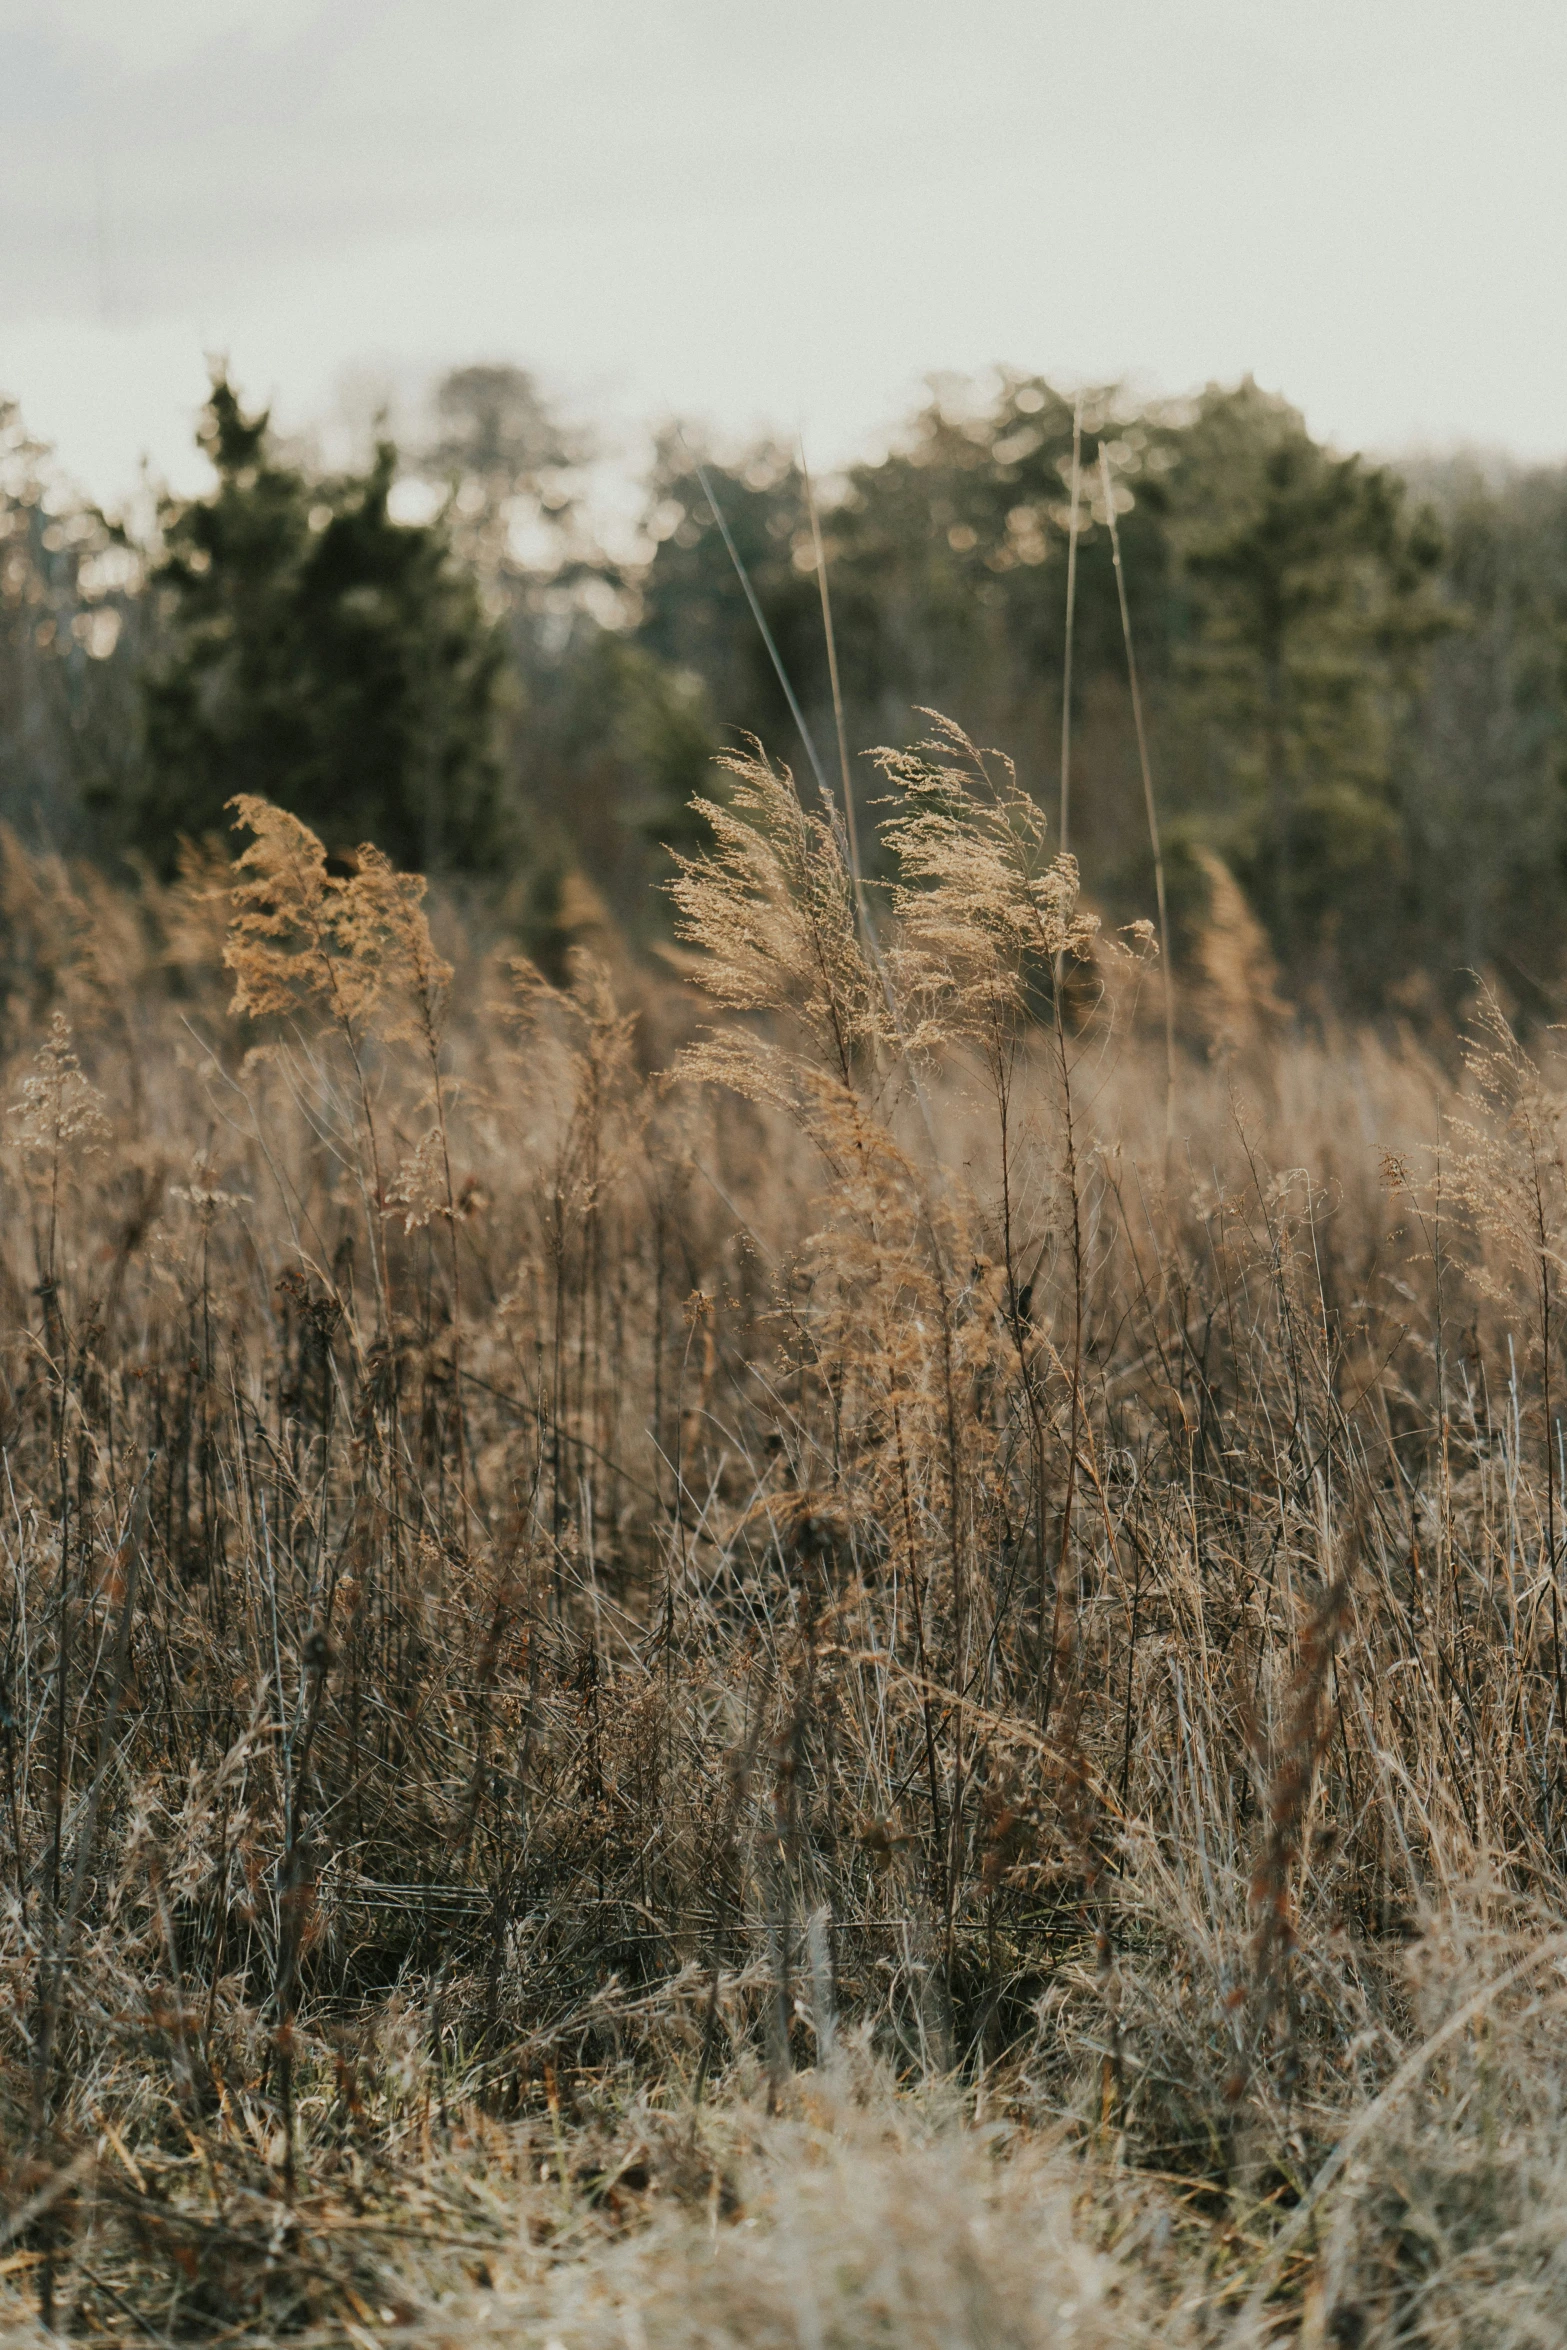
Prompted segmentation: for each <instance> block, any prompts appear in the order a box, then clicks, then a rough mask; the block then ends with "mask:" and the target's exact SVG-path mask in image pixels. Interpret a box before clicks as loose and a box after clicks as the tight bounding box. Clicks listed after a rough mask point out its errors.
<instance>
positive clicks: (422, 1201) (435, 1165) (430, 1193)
mask: <svg viewBox="0 0 1567 2350" xmlns="http://www.w3.org/2000/svg"><path fill="white" fill-rule="evenodd" d="M386 1197H387V1203H388V1204H387V1213H388V1214H389V1215H390V1214H391V1213H392V1212H393V1211H394V1210H396V1209H398V1208H400V1209H401V1210H402V1214H403V1230H404V1231H405V1232H417V1231H422V1229H423V1228H424V1226H425V1225H426V1224H428V1223H429V1221H430V1218H431V1217H432V1216H444V1215H445V1214H446V1208H447V1201H446V1153H445V1148H444V1146H443V1144H442V1141H441V1130H440V1128H439V1126H431V1127H428V1128H427V1129H426V1131H425V1132H424V1133H423V1134H422V1135H421V1136H420V1137H419V1140H418V1142H417V1143H416V1144H415V1146H414V1148H413V1150H412V1151H410V1152H409V1154H408V1156H407V1158H406V1159H404V1160H403V1162H402V1164H401V1165H400V1166H399V1167H398V1169H397V1171H396V1173H395V1174H394V1175H393V1177H392V1180H391V1183H390V1184H389V1185H388V1187H387V1194H386Z"/></svg>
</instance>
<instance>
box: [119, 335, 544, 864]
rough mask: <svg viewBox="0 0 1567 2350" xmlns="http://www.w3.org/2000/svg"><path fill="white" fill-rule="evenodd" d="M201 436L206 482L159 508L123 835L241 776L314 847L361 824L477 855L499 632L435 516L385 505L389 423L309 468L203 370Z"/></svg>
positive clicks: (412, 844) (197, 818)
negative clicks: (357, 448) (348, 454)
mask: <svg viewBox="0 0 1567 2350" xmlns="http://www.w3.org/2000/svg"><path fill="white" fill-rule="evenodd" d="M201 442H202V446H203V447H204V449H205V450H206V452H207V455H208V456H209V458H210V459H211V462H212V465H213V468H214V470H215V472H216V474H217V483H216V487H215V488H214V489H213V490H212V491H211V492H210V493H209V494H208V495H206V496H205V497H199V498H193V499H188V500H175V499H166V500H165V501H164V503H163V505H162V508H161V512H160V522H161V538H162V554H161V559H160V560H159V561H158V563H157V565H156V567H155V571H154V585H155V588H156V590H157V593H158V596H159V600H160V603H161V606H162V611H163V621H164V643H163V650H162V655H161V658H160V659H159V660H158V661H157V662H156V663H155V664H154V665H153V667H152V669H151V671H150V674H149V676H148V678H147V681H146V687H145V704H146V749H147V759H146V774H145V778H144V780H143V783H142V786H141V790H140V794H139V804H138V805H136V806H135V807H134V809H133V810H131V811H129V813H130V814H131V816H132V819H133V837H135V838H136V839H137V840H138V841H139V842H140V843H141V844H142V845H144V846H145V847H146V848H148V850H149V851H150V852H151V853H152V854H153V855H154V856H156V857H159V858H162V859H165V860H166V859H168V858H169V857H171V856H172V854H173V853H174V848H175V844H176V841H177V839H178V836H179V835H180V834H182V833H184V834H200V833H204V832H209V831H213V830H216V829H218V828H220V827H221V826H222V825H223V823H224V821H225V818H224V808H225V804H226V802H227V801H228V800H229V799H230V798H231V797H232V796H233V795H234V794H235V793H236V792H256V793H260V794H262V795H263V796H265V797H266V798H269V799H272V800H275V801H277V802H278V803H279V804H280V805H281V806H283V807H286V808H289V809H291V810H292V811H293V812H294V813H295V814H296V815H298V816H301V817H303V818H304V820H305V821H306V822H307V823H308V824H310V825H311V826H313V827H314V829H315V830H316V831H317V832H319V833H320V835H321V836H322V838H323V839H324V840H325V841H326V842H327V843H328V845H329V846H330V847H332V848H334V849H338V850H342V849H348V848H351V847H353V846H354V845H356V844H357V843H358V842H359V841H361V840H373V841H374V842H375V843H376V844H377V846H378V847H380V848H383V849H384V850H385V851H386V852H387V854H388V855H389V856H391V857H392V858H393V859H394V860H395V861H396V862H397V863H399V864H402V865H407V866H418V867H420V868H422V869H425V870H435V869H440V868H442V867H446V868H462V867H473V866H477V865H480V864H482V863H484V862H485V861H486V860H488V859H490V858H492V857H493V856H494V855H495V854H496V852H497V850H498V849H499V848H500V847H501V845H502V842H503V837H504V831H505V827H504V824H503V809H502V806H501V794H500V786H499V766H498V761H497V755H496V754H497V705H498V698H499V693H500V685H501V675H502V667H503V661H504V651H503V647H502V644H501V641H500V639H499V637H498V635H497V633H496V631H495V629H494V628H493V626H492V625H491V624H490V623H489V621H488V620H487V619H486V617H485V615H484V612H483V610H482V608H481V604H480V600H479V596H478V592H477V590H476V587H475V585H474V582H473V580H472V577H471V576H470V575H469V574H467V573H466V572H464V571H463V570H461V569H460V568H459V567H458V566H457V565H456V564H455V563H454V562H453V560H452V557H451V550H450V545H449V539H448V534H447V530H446V527H445V522H444V518H443V519H440V520H437V521H436V522H434V523H430V524H410V523H402V522H398V521H395V520H394V519H393V517H392V515H391V513H390V512H389V510H388V498H389V495H390V492H391V489H392V484H393V480H394V474H395V466H396V452H395V451H394V449H393V448H392V447H391V445H390V444H389V443H382V444H381V446H380V447H379V448H378V449H377V452H376V456H375V460H374V462H373V464H372V465H371V466H370V468H369V470H368V471H367V472H365V473H363V474H357V475H356V474H347V475H344V476H341V477H338V478H334V479H324V480H318V479H314V478H312V477H311V476H310V475H308V474H307V473H306V472H305V471H304V469H303V468H302V467H300V466H298V465H295V464H291V463H289V462H287V461H286V460H285V459H284V458H283V457H282V456H281V455H280V454H279V452H278V451H277V449H276V447H275V444H274V442H273V438H272V434H271V430H270V423H269V419H268V417H267V416H266V415H265V414H264V413H263V414H260V415H254V416H250V415H246V413H245V412H244V410H243V409H242V407H241V405H240V401H239V398H238V396H237V394H236V393H235V391H234V389H233V387H232V386H231V385H230V384H229V383H228V382H227V380H226V379H225V378H224V377H222V376H219V377H218V378H217V380H216V381H215V382H214V384H213V387H212V394H211V397H210V399H209V401H208V403H207V407H206V411H205V416H204V420H203V424H202V428H201Z"/></svg>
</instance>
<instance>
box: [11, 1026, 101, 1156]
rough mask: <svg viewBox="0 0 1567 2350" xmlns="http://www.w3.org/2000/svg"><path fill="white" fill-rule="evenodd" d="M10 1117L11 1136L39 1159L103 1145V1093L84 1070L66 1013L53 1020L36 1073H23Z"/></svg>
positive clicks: (87, 1153)
mask: <svg viewBox="0 0 1567 2350" xmlns="http://www.w3.org/2000/svg"><path fill="white" fill-rule="evenodd" d="M6 1117H7V1120H8V1121H9V1124H10V1130H11V1131H10V1139H11V1141H12V1142H13V1143H14V1144H15V1145H16V1146H17V1148H18V1149H19V1150H22V1151H25V1152H27V1153H29V1154H30V1155H31V1156H33V1157H34V1158H47V1159H50V1160H51V1161H52V1160H55V1159H57V1158H58V1156H59V1154H60V1153H61V1152H62V1151H64V1150H67V1149H69V1151H70V1153H71V1155H72V1156H73V1157H75V1158H83V1157H87V1156H90V1155H92V1154H94V1153H96V1152H99V1151H101V1150H102V1149H103V1147H104V1144H105V1142H106V1141H107V1139H108V1134H109V1121H108V1119H107V1117H106V1116H105V1115H104V1100H103V1095H102V1094H101V1093H100V1092H99V1090H98V1088H97V1086H96V1085H94V1084H92V1082H91V1081H90V1080H89V1079H88V1078H86V1077H84V1076H83V1074H82V1065H81V1062H80V1061H79V1060H78V1059H77V1056H76V1051H75V1048H74V1047H73V1045H72V1043H71V1029H70V1023H69V1022H68V1021H67V1019H66V1017H65V1014H64V1013H63V1012H56V1013H55V1014H54V1016H53V1018H52V1019H51V1021H50V1023H49V1033H48V1035H47V1036H46V1037H45V1038H44V1041H43V1043H42V1044H41V1045H40V1046H39V1048H38V1051H37V1053H36V1054H35V1055H34V1059H33V1074H32V1075H31V1076H30V1077H24V1078H23V1080H22V1085H21V1091H20V1093H19V1094H18V1096H17V1099H16V1100H15V1101H14V1102H13V1103H12V1104H11V1106H10V1108H9V1110H8V1111H7V1112H6Z"/></svg>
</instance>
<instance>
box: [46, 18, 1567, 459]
mask: <svg viewBox="0 0 1567 2350" xmlns="http://www.w3.org/2000/svg"><path fill="white" fill-rule="evenodd" d="M1564 295H1567V6H1564V5H1563V0H1488V4H1487V5H1484V6H1482V5H1476V4H1474V0H1100V5H1098V6H1097V7H1094V8H1086V9H1085V8H1080V7H1073V8H1068V7H1066V6H1064V5H1060V4H1059V0H789V5H787V6H780V5H777V4H776V0H772V4H769V5H765V6H764V5H761V4H759V0H548V4H547V5H536V4H535V0H330V4H328V5H322V4H321V0H0V391H5V392H9V393H11V394H12V395H13V396H16V397H19V398H20V399H21V401H22V403H23V406H24V411H25V414H26V416H27V418H28V421H29V422H30V424H31V425H32V426H33V428H34V429H35V430H36V431H37V432H38V433H40V434H41V435H43V436H44V437H45V438H47V439H51V440H53V441H54V442H55V443H56V444H57V446H58V448H59V450H60V453H61V455H62V456H63V458H64V459H65V460H66V462H67V463H68V464H69V465H70V466H71V467H72V468H73V469H74V470H75V471H76V472H77V473H78V474H79V475H80V476H81V477H82V478H83V479H84V480H85V481H86V482H87V484H88V485H89V486H90V487H91V488H92V489H93V490H94V491H95V492H97V493H98V494H99V495H100V496H105V497H113V496H115V495H117V494H118V493H120V492H122V491H123V490H125V489H127V488H128V487H129V486H130V485H131V483H132V481H133V480H134V477H135V471H136V467H137V463H138V460H139V459H140V457H141V456H142V455H143V454H144V453H145V454H147V455H149V456H150V457H151V458H152V460H153V462H154V464H155V465H156V466H157V467H158V468H160V469H161V470H163V471H165V472H168V473H171V474H174V475H175V476H176V477H179V478H185V479H189V478H191V460H190V458H189V456H188V447H189V434H190V428H191V421H192V416H193V413H194V410H195V408H196V406H197V404H198V402H199V400H200V398H201V394H202V390H203V386H204V382H205V367H204V357H203V355H204V353H206V352H209V351H223V352H226V353H227V354H228V355H229V356H230V359H231V361H232V365H233V368H234V371H235V374H236V376H237V378H238V380H239V381H240V383H241V384H242V386H243V387H244V388H245V389H246V390H247V391H248V392H250V393H252V394H254V395H257V396H269V397H273V398H275V400H276V402H277V405H278V410H279V413H280V414H281V416H282V417H283V418H284V419H285V420H286V421H287V422H289V423H294V424H297V423H303V422H305V421H307V420H308V419H310V418H311V417H315V416H321V415H323V414H325V413H327V412H329V411H330V410H331V408H332V406H333V403H334V401H335V399H336V398H337V397H338V388H339V386H340V385H341V383H342V381H343V379H344V377H345V374H348V373H350V372H352V371H354V370H356V369H357V370H359V371H361V373H362V372H363V371H364V370H366V369H368V370H370V371H371V372H372V373H374V372H375V371H378V370H379V371H384V372H385V373H387V374H388V375H390V376H393V377H400V378H402V379H403V380H413V379H414V378H415V377H416V376H417V374H418V373H419V372H421V371H424V370H426V369H434V368H438V367H440V366H443V365H446V364H450V363H453V362H456V361H460V360H464V359H474V358H514V359H517V360H520V361H522V362H523V363H525V364H527V365H529V366H532V367H534V368H535V369H537V370H538V371H539V372H540V374H541V375H542V376H543V377H544V378H545V380H546V382H548V383H550V384H552V385H553V386H554V387H555V388H556V389H557V390H558V391H559V392H560V393H561V394H562V395H563V396H564V397H565V399H566V401H567V404H568V405H571V404H575V405H577V406H579V407H581V408H583V409H585V410H587V411H589V412H594V411H598V412H603V413H608V414H611V415H618V416H622V417H631V416H635V415H637V414H646V413H650V412H654V411H660V410H662V411H667V410H668V409H669V408H671V407H673V408H676V409H678V410H680V411H681V412H682V413H684V414H687V415H695V416H699V417H704V418H707V419H710V420H712V421H714V422H716V423H717V424H718V425H720V426H721V427H725V428H731V429H734V430H742V429H745V428H747V427H750V426H752V425H754V424H756V423H758V422H760V421H763V420H768V421H772V422H775V423H777V424H778V425H780V426H782V427H784V428H785V429H788V430H791V431H792V430H794V429H796V428H797V427H800V426H803V427H804V429H805V431H806V434H807V438H808V444H809V446H810V447H811V449H812V452H813V454H814V455H815V456H816V458H817V460H818V461H819V462H821V463H824V464H825V463H829V462H832V461H834V460H836V459H838V458H840V457H842V456H844V455H846V454H849V453H851V452H852V451H853V450H854V449H856V448H857V447H860V446H863V445H866V444H868V443H870V444H873V443H874V441H875V439H876V436H877V434H878V432H879V431H883V430H885V428H886V427H887V425H888V424H889V423H890V422H891V421H892V420H893V419H895V418H896V417H897V416H898V415H899V414H900V413H901V412H902V411H903V410H904V409H906V408H907V406H908V405H909V404H910V402H911V400H912V398H913V396H914V394H915V393H916V391H917V388H918V384H919V380H920V378H921V377H922V376H924V375H925V374H926V373H928V372H930V371H932V370H936V369H962V370H972V369H978V368H982V367H984V366H985V365H986V364H988V363H991V362H994V361H1008V362H1012V363H1015V364H1017V365H1019V366H1024V367H1029V368H1040V369H1043V370H1045V371H1047V372H1051V373H1054V374H1057V375H1059V376H1060V377H1062V378H1064V379H1068V380H1070V379H1072V378H1074V377H1082V376H1105V375H1110V374H1121V373H1126V372H1132V373H1135V374H1136V375H1137V376H1139V377H1140V378H1142V379H1143V380H1145V381H1147V382H1149V383H1150V384H1152V385H1155V386H1158V387H1160V388H1163V389H1166V390H1180V389H1185V388H1187V387H1190V386H1194V385H1196V384H1199V383H1201V382H1203V381H1205V380H1207V379H1209V378H1212V377H1219V378H1233V377H1235V376H1237V375H1239V374H1241V373H1242V372H1244V371H1246V370H1248V369H1249V370H1251V371H1252V372H1253V373H1254V374H1255V375H1256V376H1257V377H1258V378H1259V380H1260V381H1261V382H1263V383H1264V384H1266V385H1268V386H1269V387H1271V388H1274V389H1278V390H1282V391H1285V392H1287V393H1288V394H1289V395H1290V396H1291V397H1292V398H1293V399H1295V400H1296V401H1297V402H1298V403H1299V404H1300V405H1301V406H1302V407H1303V408H1304V409H1305V411H1306V415H1307V418H1308V420H1309V421H1310V423H1311V424H1312V425H1313V427H1314V428H1316V429H1317V430H1319V431H1321V432H1324V433H1326V434H1328V435H1330V436H1331V437H1333V438H1335V439H1336V440H1338V441H1340V442H1341V443H1343V444H1344V445H1354V446H1370V447H1374V448H1377V449H1380V450H1396V449H1405V448H1409V447H1410V446H1432V445H1437V446H1445V445H1450V444H1452V443H1454V442H1459V441H1471V442H1478V443H1481V444H1484V445H1486V446H1488V447H1505V448H1510V449H1512V450H1515V451H1516V452H1518V453H1519V454H1521V455H1525V456H1563V455H1567V299H1564Z"/></svg>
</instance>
